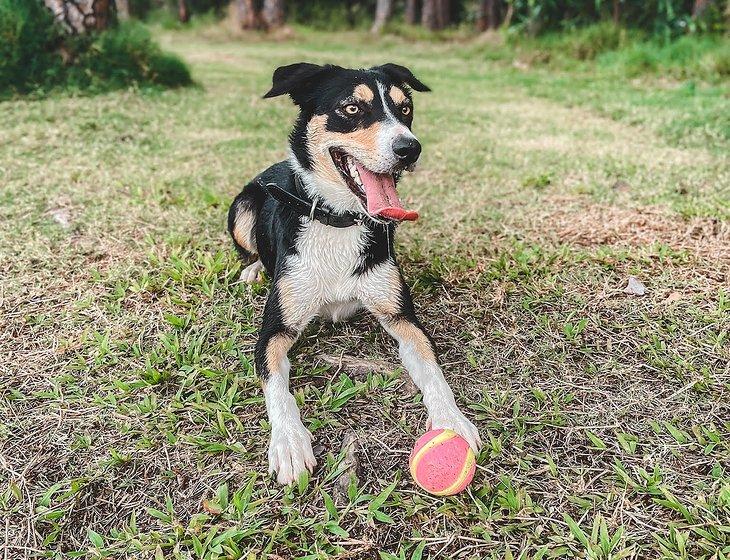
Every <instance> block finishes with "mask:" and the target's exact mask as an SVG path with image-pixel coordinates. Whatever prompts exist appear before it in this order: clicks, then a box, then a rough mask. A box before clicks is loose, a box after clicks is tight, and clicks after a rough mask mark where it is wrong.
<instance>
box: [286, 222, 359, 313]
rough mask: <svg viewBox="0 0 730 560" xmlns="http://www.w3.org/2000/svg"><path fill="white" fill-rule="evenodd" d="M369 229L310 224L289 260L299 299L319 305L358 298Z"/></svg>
mask: <svg viewBox="0 0 730 560" xmlns="http://www.w3.org/2000/svg"><path fill="white" fill-rule="evenodd" d="M366 235H367V233H366V229H365V228H364V227H362V226H352V227H347V228H333V227H329V226H325V225H324V224H320V223H319V222H309V221H307V223H306V225H305V226H304V229H303V231H302V232H301V234H300V235H299V237H298V239H297V245H296V249H297V254H296V255H292V256H291V257H289V258H288V259H287V267H286V268H287V270H286V274H287V276H289V277H291V278H292V280H294V285H295V286H296V289H297V291H298V292H299V294H298V295H299V296H300V297H304V298H311V299H312V300H313V301H316V302H317V303H318V304H320V305H326V304H329V303H337V302H344V301H350V300H352V299H356V298H357V292H358V276H357V275H356V274H354V272H355V270H356V269H357V268H358V267H359V266H360V265H361V263H362V259H363V249H364V246H365V236H366Z"/></svg>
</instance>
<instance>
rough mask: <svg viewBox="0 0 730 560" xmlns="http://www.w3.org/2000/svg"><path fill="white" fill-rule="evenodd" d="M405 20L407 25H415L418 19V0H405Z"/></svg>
mask: <svg viewBox="0 0 730 560" xmlns="http://www.w3.org/2000/svg"><path fill="white" fill-rule="evenodd" d="M405 20H406V23H407V24H408V25H416V22H417V21H418V0H406V13H405Z"/></svg>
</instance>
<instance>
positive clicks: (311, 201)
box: [228, 63, 481, 484]
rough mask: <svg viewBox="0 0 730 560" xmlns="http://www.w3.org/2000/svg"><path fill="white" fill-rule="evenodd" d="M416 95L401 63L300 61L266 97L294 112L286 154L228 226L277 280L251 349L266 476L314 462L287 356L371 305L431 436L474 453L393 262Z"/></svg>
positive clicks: (253, 276) (245, 194) (251, 270)
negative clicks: (447, 433) (305, 339)
mask: <svg viewBox="0 0 730 560" xmlns="http://www.w3.org/2000/svg"><path fill="white" fill-rule="evenodd" d="M411 90H416V91H429V88H428V87H427V86H425V85H424V84H423V83H422V82H420V81H419V80H418V79H417V78H416V77H415V76H414V75H413V73H412V72H411V71H410V70H408V69H407V68H405V67H403V66H398V65H396V64H385V65H382V66H376V67H374V68H370V69H367V70H352V69H346V68H341V67H339V66H332V65H326V66H319V65H315V64H308V63H299V64H292V65H290V66H283V67H281V68H277V69H276V71H275V72H274V79H273V87H272V88H271V90H270V91H269V92H268V93H267V94H266V95H264V97H276V96H278V95H284V94H288V95H289V96H290V97H291V98H292V100H293V101H294V103H295V104H296V105H297V106H298V107H299V109H300V113H299V117H298V119H297V121H296V124H295V126H294V130H293V131H292V133H291V135H290V137H289V144H290V148H291V155H290V157H289V159H288V160H287V161H283V162H280V163H277V164H275V165H273V166H271V167H270V168H268V169H267V170H266V171H264V172H263V173H262V174H261V175H259V176H258V177H257V178H256V179H254V180H253V181H252V182H251V183H249V184H248V185H246V187H245V188H244V189H243V191H242V192H241V193H240V194H239V195H238V196H237V197H236V199H235V200H234V202H233V204H232V205H231V208H230V211H229V213H228V229H229V231H230V233H231V236H232V237H233V239H234V242H235V245H236V248H237V249H238V252H239V253H240V254H241V256H242V257H243V258H244V259H246V260H247V261H248V262H249V263H250V264H249V265H248V267H247V268H246V269H245V270H244V271H243V273H242V279H243V280H245V281H247V282H255V281H256V280H257V278H258V276H259V273H260V271H261V269H262V268H265V269H266V272H267V273H268V275H269V277H271V278H272V286H271V292H270V294H269V298H268V301H267V302H266V307H265V309H264V316H263V322H262V326H261V331H260V334H259V339H258V342H257V344H256V352H255V354H256V356H255V364H256V370H257V373H258V375H259V376H260V378H261V380H262V382H263V388H264V395H265V397H266V410H267V412H268V416H269V422H270V423H271V442H270V444H269V472H274V471H276V473H277V480H278V481H279V482H280V483H283V484H289V483H291V482H293V481H295V480H296V479H297V478H298V477H299V475H300V474H301V473H302V472H304V470H305V469H308V470H310V471H311V470H312V469H313V468H314V466H315V464H316V461H315V459H314V454H313V453H312V444H311V440H312V435H311V434H310V432H309V430H307V428H305V427H304V424H302V421H301V418H300V414H299V409H298V408H297V405H296V402H295V400H294V396H293V395H292V394H291V393H290V391H289V360H288V358H287V352H288V351H289V349H290V348H291V346H292V344H293V343H294V341H295V339H296V338H297V336H298V335H299V334H300V333H301V332H302V330H303V329H304V328H305V327H306V326H307V324H308V323H309V322H310V321H311V320H312V319H313V318H315V317H317V316H320V317H324V318H327V319H331V320H333V321H340V320H343V319H346V318H348V317H350V316H351V315H352V314H353V313H355V312H356V311H358V310H359V309H361V308H365V309H367V310H368V311H369V312H371V313H372V314H373V315H375V317H377V319H378V321H380V323H381V324H382V325H383V327H384V328H385V329H386V330H387V331H388V332H389V333H390V334H391V335H392V336H393V337H394V338H395V339H396V340H397V341H398V344H399V349H400V356H401V359H402V361H403V364H404V365H405V367H406V369H407V370H408V372H409V374H410V376H411V377H412V379H413V381H414V383H415V384H416V385H417V386H418V388H419V389H420V390H421V392H422V393H423V402H424V404H425V405H426V408H427V409H428V414H429V419H428V425H429V426H430V427H431V428H434V429H436V428H450V429H452V430H454V431H455V432H457V433H458V434H460V435H461V436H463V437H464V438H465V439H466V440H467V441H468V442H469V444H470V445H471V447H472V448H473V449H474V450H475V451H476V450H478V448H479V447H480V446H481V440H480V438H479V433H478V431H477V429H476V427H475V426H474V424H472V423H471V422H470V421H469V420H467V418H466V417H465V416H464V414H462V413H461V411H460V410H459V408H458V407H457V405H456V402H455V401H454V395H453V393H452V391H451V389H450V387H449V386H448V384H447V383H446V381H445V380H444V375H443V373H442V372H441V368H440V367H439V365H438V362H437V359H436V353H435V349H434V345H433V342H432V340H431V338H430V337H429V335H428V334H426V332H425V331H424V329H423V326H422V325H421V323H420V322H419V321H418V319H417V318H416V315H415V313H414V310H413V302H412V300H411V296H410V292H409V290H408V286H407V285H406V283H405V282H404V281H403V277H402V275H401V272H400V269H399V268H398V264H397V263H396V259H395V256H394V254H393V234H394V232H395V227H396V224H397V223H398V222H400V221H402V220H415V219H416V218H417V217H418V214H417V213H416V212H413V211H410V210H406V209H405V208H404V207H403V205H402V204H401V201H400V199H399V198H398V194H397V192H396V183H397V181H398V178H399V176H400V174H401V173H402V172H403V171H404V170H411V169H412V168H413V166H414V165H415V163H416V161H417V160H418V157H419V155H420V153H421V145H420V144H419V142H418V140H417V139H416V137H415V136H414V135H413V133H412V132H411V123H412V121H413V101H412V98H411Z"/></svg>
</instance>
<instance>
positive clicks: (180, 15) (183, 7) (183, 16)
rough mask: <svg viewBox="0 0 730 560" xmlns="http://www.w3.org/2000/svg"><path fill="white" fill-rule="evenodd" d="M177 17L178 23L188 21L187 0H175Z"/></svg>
mask: <svg viewBox="0 0 730 560" xmlns="http://www.w3.org/2000/svg"><path fill="white" fill-rule="evenodd" d="M177 19H178V20H179V21H180V23H187V22H189V21H190V9H189V8H188V3H187V0H177Z"/></svg>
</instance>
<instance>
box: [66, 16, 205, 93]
mask: <svg viewBox="0 0 730 560" xmlns="http://www.w3.org/2000/svg"><path fill="white" fill-rule="evenodd" d="M76 67H77V68H76V70H77V71H75V72H74V73H73V74H72V79H71V85H74V86H78V87H81V88H91V89H95V90H104V89H116V88H122V87H125V86H127V85H130V84H138V85H145V84H156V85H161V86H166V87H176V86H184V85H188V84H190V83H191V82H192V78H191V76H190V71H189V70H188V68H187V66H185V63H184V62H183V61H182V60H180V59H179V58H178V57H177V56H175V55H172V54H168V53H165V52H163V51H162V49H160V47H159V46H158V45H157V43H155V42H154V41H153V40H152V36H151V35H150V33H149V31H148V30H147V28H146V27H144V26H143V25H141V24H139V23H135V22H125V23H124V24H122V25H120V26H119V27H118V28H116V29H111V30H108V31H105V32H104V33H101V34H99V35H98V36H97V37H95V38H94V40H93V42H92V43H91V45H90V46H89V48H88V49H86V50H85V52H84V53H82V54H81V55H80V56H79V58H78V61H77V64H76Z"/></svg>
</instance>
